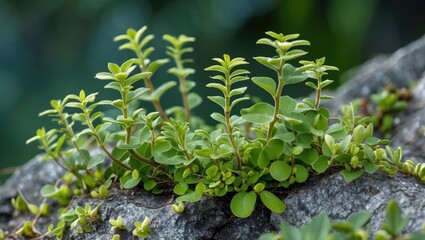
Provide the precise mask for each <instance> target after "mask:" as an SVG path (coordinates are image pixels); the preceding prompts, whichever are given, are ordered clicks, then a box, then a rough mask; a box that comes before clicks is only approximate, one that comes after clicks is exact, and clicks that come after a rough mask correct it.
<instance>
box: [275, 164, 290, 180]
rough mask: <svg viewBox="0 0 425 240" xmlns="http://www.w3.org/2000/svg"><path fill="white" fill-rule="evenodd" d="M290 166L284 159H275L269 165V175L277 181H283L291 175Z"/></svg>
mask: <svg viewBox="0 0 425 240" xmlns="http://www.w3.org/2000/svg"><path fill="white" fill-rule="evenodd" d="M291 172H292V167H291V166H290V165H289V164H287V163H285V162H284V161H275V162H273V163H272V164H271V165H270V175H271V176H272V177H273V178H274V179H276V180H277V181H280V182H282V181H285V180H286V179H288V178H289V177H290V176H291Z"/></svg>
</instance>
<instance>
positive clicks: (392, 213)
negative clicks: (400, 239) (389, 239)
mask: <svg viewBox="0 0 425 240" xmlns="http://www.w3.org/2000/svg"><path fill="white" fill-rule="evenodd" d="M385 213H386V214H385V221H384V224H383V225H382V228H383V229H384V230H385V231H386V232H387V233H388V234H390V235H391V236H393V237H397V236H398V235H400V233H401V232H402V231H403V229H404V227H405V226H406V225H407V223H408V219H407V218H406V217H403V215H402V212H401V209H400V206H399V205H398V203H397V202H396V201H395V200H390V201H389V202H388V205H387V208H386V209H385Z"/></svg>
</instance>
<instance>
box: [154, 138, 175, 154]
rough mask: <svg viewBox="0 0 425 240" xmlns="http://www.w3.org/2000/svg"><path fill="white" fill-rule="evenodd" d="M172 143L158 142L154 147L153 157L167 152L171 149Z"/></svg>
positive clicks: (166, 141)
mask: <svg viewBox="0 0 425 240" xmlns="http://www.w3.org/2000/svg"><path fill="white" fill-rule="evenodd" d="M171 147H172V146H171V143H170V142H169V141H168V140H163V141H157V142H156V143H155V145H154V146H153V149H152V151H153V155H156V154H159V153H163V152H166V151H168V150H170V149H171Z"/></svg>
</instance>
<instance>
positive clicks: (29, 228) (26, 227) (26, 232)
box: [16, 221, 39, 238]
mask: <svg viewBox="0 0 425 240" xmlns="http://www.w3.org/2000/svg"><path fill="white" fill-rule="evenodd" d="M16 234H17V235H21V236H24V237H29V238H34V237H35V236H37V235H38V234H39V232H38V231H37V230H36V229H35V228H34V223H33V222H30V221H26V222H25V223H24V224H23V225H22V227H21V228H20V229H18V230H17V231H16Z"/></svg>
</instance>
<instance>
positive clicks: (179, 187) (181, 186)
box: [173, 182, 189, 195]
mask: <svg viewBox="0 0 425 240" xmlns="http://www.w3.org/2000/svg"><path fill="white" fill-rule="evenodd" d="M188 188H189V185H187V183H185V182H179V183H178V184H176V185H175V186H174V190H173V191H174V193H176V194H177V195H183V194H185V193H186V191H187V189H188Z"/></svg>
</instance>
